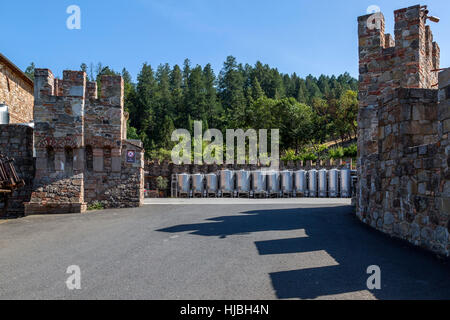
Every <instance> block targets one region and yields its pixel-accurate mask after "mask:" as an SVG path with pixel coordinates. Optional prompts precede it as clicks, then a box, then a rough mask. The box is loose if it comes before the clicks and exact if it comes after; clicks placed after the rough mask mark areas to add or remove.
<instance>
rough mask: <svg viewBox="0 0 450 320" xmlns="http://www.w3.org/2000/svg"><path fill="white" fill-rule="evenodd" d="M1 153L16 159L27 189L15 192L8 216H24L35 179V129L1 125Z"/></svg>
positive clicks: (15, 125)
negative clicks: (25, 204) (25, 205)
mask: <svg viewBox="0 0 450 320" xmlns="http://www.w3.org/2000/svg"><path fill="white" fill-rule="evenodd" d="M0 153H1V154H3V155H5V156H7V157H9V158H13V159H14V167H15V169H16V171H17V174H18V175H19V178H21V179H23V180H24V181H25V187H23V188H21V189H18V190H15V191H14V192H13V193H12V194H11V195H10V196H9V200H8V202H9V203H8V212H7V215H8V216H22V215H23V214H24V212H25V208H24V203H25V202H28V201H30V198H31V192H32V185H33V178H34V158H33V129H32V128H31V127H29V126H26V125H17V124H11V125H0Z"/></svg>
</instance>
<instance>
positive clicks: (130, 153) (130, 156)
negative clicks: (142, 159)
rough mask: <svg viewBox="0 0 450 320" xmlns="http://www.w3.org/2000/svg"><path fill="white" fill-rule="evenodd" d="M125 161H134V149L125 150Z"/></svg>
mask: <svg viewBox="0 0 450 320" xmlns="http://www.w3.org/2000/svg"><path fill="white" fill-rule="evenodd" d="M127 162H128V163H136V151H133V150H129V151H127Z"/></svg>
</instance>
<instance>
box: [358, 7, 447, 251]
mask: <svg viewBox="0 0 450 320" xmlns="http://www.w3.org/2000/svg"><path fill="white" fill-rule="evenodd" d="M394 15H395V39H394V38H393V37H392V36H391V35H389V34H385V32H384V31H385V30H384V25H385V20H384V17H383V15H382V14H381V13H376V14H373V15H366V16H362V17H359V18H358V34H359V72H360V78H359V81H360V87H359V101H360V107H359V114H358V149H359V150H358V185H357V190H356V205H357V216H358V217H359V218H360V219H361V220H362V221H363V222H364V223H367V224H369V225H371V226H372V227H373V228H376V229H378V230H380V231H382V232H384V233H387V234H389V235H391V236H394V237H398V238H402V239H405V240H408V241H409V242H411V243H413V244H415V245H418V246H422V247H425V248H427V249H429V250H432V251H434V252H437V253H439V254H443V255H447V256H448V255H449V254H450V236H449V231H450V220H449V217H450V200H449V199H450V171H449V168H448V166H449V164H450V154H449V153H450V147H449V145H450V143H449V142H450V141H449V136H448V131H449V129H450V128H449V126H447V125H446V124H448V121H449V120H448V118H449V117H450V114H449V112H448V110H449V109H448V98H449V97H450V96H449V95H447V94H446V92H447V91H448V85H449V81H448V76H449V74H450V69H447V70H442V69H439V57H440V50H439V46H438V45H437V44H436V42H433V35H432V33H431V29H430V27H429V26H427V25H426V22H427V20H428V19H429V17H428V10H427V7H426V6H420V5H417V6H413V7H409V8H405V9H401V10H397V11H395V12H394ZM438 89H439V90H438Z"/></svg>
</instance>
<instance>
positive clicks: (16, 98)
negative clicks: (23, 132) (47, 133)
mask: <svg viewBox="0 0 450 320" xmlns="http://www.w3.org/2000/svg"><path fill="white" fill-rule="evenodd" d="M33 100H34V96H33V81H31V80H30V79H29V78H28V77H27V76H25V75H24V74H23V72H22V71H20V70H19V69H18V68H17V67H16V66H15V65H14V64H12V62H10V61H9V60H8V59H6V58H5V57H4V56H3V55H1V54H0V103H5V104H6V105H7V106H8V107H9V113H10V114H9V121H10V123H11V124H14V123H29V122H31V121H33Z"/></svg>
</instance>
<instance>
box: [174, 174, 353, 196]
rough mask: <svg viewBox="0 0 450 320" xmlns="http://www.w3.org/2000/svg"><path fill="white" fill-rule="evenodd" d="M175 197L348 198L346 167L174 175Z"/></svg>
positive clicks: (348, 177) (350, 178)
mask: <svg viewBox="0 0 450 320" xmlns="http://www.w3.org/2000/svg"><path fill="white" fill-rule="evenodd" d="M173 179H176V189H175V190H173V188H172V193H173V195H176V196H178V197H199V196H200V197H221V196H222V197H223V196H230V197H239V196H248V197H269V196H272V197H273V196H276V197H311V198H317V197H320V198H327V197H330V198H337V197H341V198H350V197H351V196H352V171H351V170H350V169H342V170H338V169H332V170H326V169H322V170H316V169H312V170H308V171H306V170H298V171H289V170H286V171H262V170H257V171H246V170H240V171H233V170H222V171H219V172H217V173H209V174H201V173H197V174H188V173H181V174H176V175H175V176H174V178H173Z"/></svg>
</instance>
